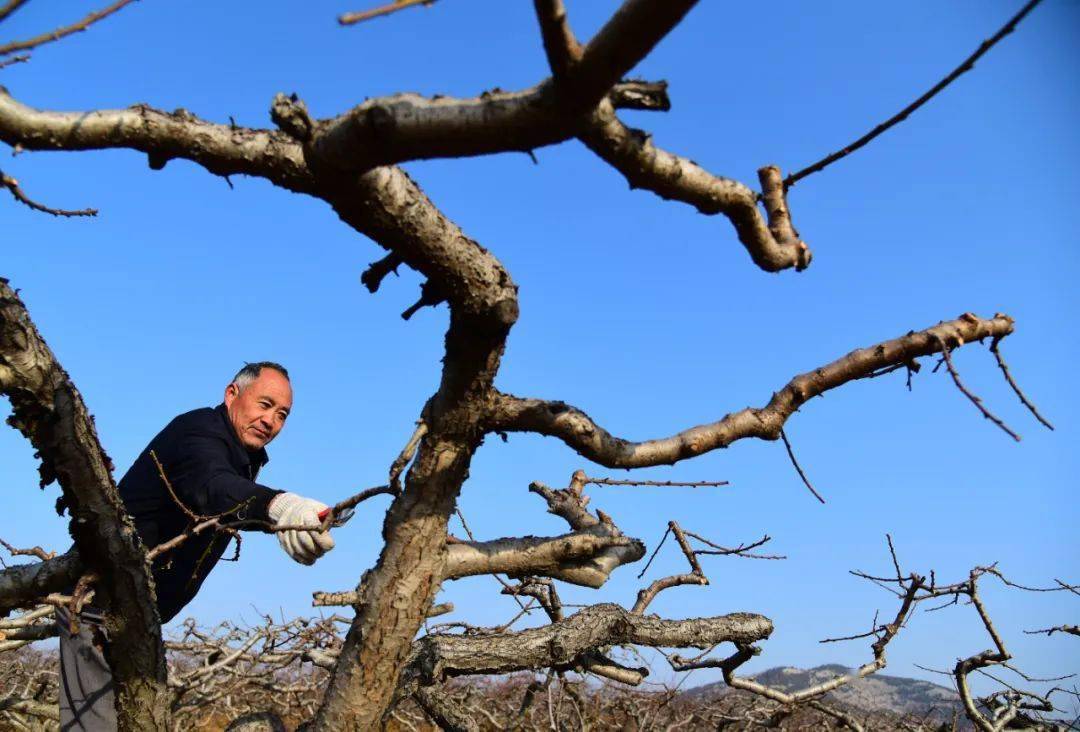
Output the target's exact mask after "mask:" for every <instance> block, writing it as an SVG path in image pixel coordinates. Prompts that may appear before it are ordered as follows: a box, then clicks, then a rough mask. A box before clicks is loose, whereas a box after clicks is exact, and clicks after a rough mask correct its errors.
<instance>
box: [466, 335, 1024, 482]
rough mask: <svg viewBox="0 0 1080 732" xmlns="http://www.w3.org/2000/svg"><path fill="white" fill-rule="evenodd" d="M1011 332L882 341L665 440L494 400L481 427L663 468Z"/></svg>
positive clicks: (539, 405)
mask: <svg viewBox="0 0 1080 732" xmlns="http://www.w3.org/2000/svg"><path fill="white" fill-rule="evenodd" d="M1012 331H1013V321H1012V319H1011V318H1009V317H1008V316H1005V315H1000V314H999V315H997V316H995V317H994V318H992V319H981V318H977V317H975V316H974V315H971V314H965V315H964V316H962V317H960V318H958V319H956V320H951V321H947V322H943V323H940V324H938V325H936V326H934V327H932V328H927V329H926V330H923V331H918V332H911V333H908V334H907V335H904V336H901V337H900V338H895V339H893V340H889V341H884V342H882V343H878V344H877V345H874V346H870V347H868V348H861V349H858V350H856V351H852V352H851V353H849V354H848V355H846V356H844V357H843V358H840V359H838V360H836V361H833V362H832V363H830V364H827V365H825V366H821V367H820V368H817V369H814V370H813V371H809V372H806V373H804V374H801V375H799V376H796V377H795V378H794V379H792V380H791V381H790V382H789V383H788V384H787V385H786V386H784V387H783V388H782V389H780V390H779V391H778V392H776V393H775V394H774V395H773V397H772V399H770V401H769V403H768V404H767V405H766V406H764V407H762V408H747V409H743V410H740V411H738V412H735V413H733V414H729V415H727V416H726V417H724V418H723V419H721V420H719V421H717V422H713V423H710V424H705V425H701V426H698V427H692V428H690V429H688V430H685V431H683V432H680V433H679V434H677V435H674V436H671V437H665V438H661V439H655V440H647V441H643V442H631V441H629V440H625V439H621V438H618V437H615V436H613V435H611V434H610V433H609V432H607V431H606V430H604V429H603V428H601V427H600V426H599V425H597V424H596V423H595V422H593V420H592V419H591V418H590V417H589V416H588V415H587V414H585V413H584V412H582V411H581V410H579V409H577V408H575V407H572V406H570V405H568V404H566V403H564V402H559V401H546V400H541V399H523V398H521V397H516V396H512V395H509V394H502V393H496V396H495V398H494V399H493V401H492V406H491V409H490V412H489V416H488V419H487V422H486V428H487V430H488V431H489V432H535V433H538V434H542V435H548V436H551V437H557V438H558V439H560V440H562V441H563V442H564V443H566V444H567V445H568V446H570V447H571V448H573V449H574V450H576V451H577V452H578V453H579V454H581V455H583V456H584V457H586V458H587V459H589V460H591V461H593V462H595V463H599V464H601V465H604V466H606V467H609V468H640V467H646V466H652V465H665V464H673V463H676V462H679V461H680V460H685V459H688V458H692V457H696V456H698V455H701V454H703V453H706V452H709V451H711V450H715V449H717V448H721V447H727V446H728V445H730V444H732V443H733V442H736V441H737V440H741V439H745V438H748V437H756V438H759V439H767V440H775V439H779V437H780V430H781V428H783V426H784V423H785V422H786V421H787V419H788V418H789V417H790V416H791V415H792V414H794V412H795V411H796V410H797V409H798V408H799V407H801V406H802V405H803V404H805V403H806V402H807V401H809V400H810V399H812V398H813V397H815V396H820V395H821V394H824V393H825V392H827V391H829V390H830V389H835V388H836V387H838V386H841V385H843V384H846V383H848V382H851V381H855V380H857V379H862V378H865V377H867V376H868V375H870V374H872V373H874V372H875V371H878V370H880V369H881V368H883V367H885V366H888V365H889V364H893V363H907V362H909V361H911V360H913V359H915V358H920V357H923V356H928V355H931V354H933V353H938V352H940V350H941V344H942V342H943V341H951V342H957V338H958V337H959V338H962V339H963V342H964V343H970V342H972V341H976V340H981V339H983V338H993V337H1004V336H1007V335H1008V334H1010V333H1012Z"/></svg>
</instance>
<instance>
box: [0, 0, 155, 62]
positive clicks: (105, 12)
mask: <svg viewBox="0 0 1080 732" xmlns="http://www.w3.org/2000/svg"><path fill="white" fill-rule="evenodd" d="M133 2H135V0H117V2H115V3H113V4H112V5H110V6H108V7H107V8H104V9H102V10H96V11H94V12H93V13H90V14H89V15H87V16H86V17H85V18H83V19H82V20H80V21H79V22H78V23H73V24H71V25H69V26H65V27H64V28H57V29H56V30H53V31H49V32H48V33H42V34H41V35H39V36H34V37H33V38H28V39H26V40H25V41H12V42H11V43H8V44H6V45H4V46H0V56H6V55H8V54H9V53H15V52H16V51H28V50H30V49H31V48H37V47H38V46H41V45H43V44H46V43H52V42H53V41H59V40H60V39H61V38H64V37H66V36H70V35H71V34H72V33H79V32H80V31H84V30H86V29H87V28H89V27H90V26H91V25H93V24H94V23H96V22H98V21H99V20H102V19H104V18H107V17H109V16H110V15H112V14H113V13H115V12H116V11H117V10H120V9H121V8H123V7H124V6H125V5H130V4H131V3H133Z"/></svg>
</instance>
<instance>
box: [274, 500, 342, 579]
mask: <svg viewBox="0 0 1080 732" xmlns="http://www.w3.org/2000/svg"><path fill="white" fill-rule="evenodd" d="M326 508H328V507H327V505H326V504H324V503H319V502H318V501H316V500H313V499H311V498H304V497H303V496H298V495H297V494H295V493H279V494H278V495H276V496H274V499H273V500H272V501H270V505H269V506H268V507H267V510H266V512H267V514H269V516H270V520H271V521H273V522H274V526H318V525H319V524H321V523H322V522H321V521H319V512H320V511H323V510H325V509H326ZM277 538H278V543H280V544H281V548H282V549H284V550H285V552H286V553H287V554H288V555H289V556H290V557H292V558H293V559H295V560H296V561H298V562H300V564H308V565H311V564H314V563H315V560H316V559H318V558H319V557H321V556H322V555H323V554H326V553H327V552H328V551H330V550H331V549H333V548H334V539H333V538H332V537H331V536H330V532H329V531H318V530H315V529H312V530H302V529H288V530H286V531H279V532H277Z"/></svg>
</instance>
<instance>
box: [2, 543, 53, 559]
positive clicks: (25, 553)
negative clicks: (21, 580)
mask: <svg viewBox="0 0 1080 732" xmlns="http://www.w3.org/2000/svg"><path fill="white" fill-rule="evenodd" d="M0 546H2V547H4V548H5V549H7V550H8V552H9V553H10V554H11V556H13V557H20V556H21V557H37V558H38V559H40V560H41V561H43V562H45V561H48V560H50V559H52V558H53V557H55V556H56V552H47V551H45V550H44V549H42V548H41V547H40V546H34V547H30V548H29V549H16V548H15V547H13V546H12V545H11V544H8V543H7V542H6V541H4V540H3V539H0Z"/></svg>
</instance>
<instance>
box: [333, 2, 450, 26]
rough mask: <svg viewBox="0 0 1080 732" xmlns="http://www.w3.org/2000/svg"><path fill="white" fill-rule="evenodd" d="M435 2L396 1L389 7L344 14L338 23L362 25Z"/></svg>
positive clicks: (382, 6) (383, 6) (340, 16)
mask: <svg viewBox="0 0 1080 732" xmlns="http://www.w3.org/2000/svg"><path fill="white" fill-rule="evenodd" d="M434 2H435V0H395V1H394V2H392V3H390V4H389V5H380V6H379V7H377V8H372V9H371V10H357V11H354V12H351V13H342V14H341V15H339V16H338V23H340V24H341V25H355V24H356V23H362V22H364V21H365V20H371V19H372V18H378V17H381V16H383V15H390V13H396V12H397V11H399V10H404V9H405V8H411V7H414V6H416V5H432V4H434Z"/></svg>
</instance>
